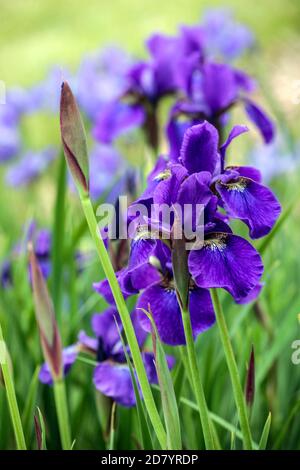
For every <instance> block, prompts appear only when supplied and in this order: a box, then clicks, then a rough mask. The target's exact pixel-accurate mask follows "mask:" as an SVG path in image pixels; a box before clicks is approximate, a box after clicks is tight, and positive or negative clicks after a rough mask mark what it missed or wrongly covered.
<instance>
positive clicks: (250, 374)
mask: <svg viewBox="0 0 300 470" xmlns="http://www.w3.org/2000/svg"><path fill="white" fill-rule="evenodd" d="M254 394H255V357H254V348H253V346H252V348H251V354H250V359H249V365H248V371H247V379H246V388H245V397H246V403H247V405H248V406H249V407H251V406H252V405H253V402H254Z"/></svg>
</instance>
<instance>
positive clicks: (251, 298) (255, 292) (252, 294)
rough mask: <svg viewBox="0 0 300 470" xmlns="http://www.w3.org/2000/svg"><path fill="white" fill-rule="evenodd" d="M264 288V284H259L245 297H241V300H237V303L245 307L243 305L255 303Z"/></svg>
mask: <svg viewBox="0 0 300 470" xmlns="http://www.w3.org/2000/svg"><path fill="white" fill-rule="evenodd" d="M262 288H263V284H262V283H259V284H257V286H255V287H253V289H252V290H251V291H250V292H249V293H248V294H247V295H246V296H245V297H240V298H239V299H235V301H236V303H238V304H242V305H243V304H248V303H250V302H253V301H254V300H256V299H257V297H258V296H259V295H260V293H261V290H262Z"/></svg>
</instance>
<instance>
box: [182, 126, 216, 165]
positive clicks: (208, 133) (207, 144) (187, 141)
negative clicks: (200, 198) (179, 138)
mask: <svg viewBox="0 0 300 470" xmlns="http://www.w3.org/2000/svg"><path fill="white" fill-rule="evenodd" d="M218 141H219V136H218V131H217V129H216V128H215V127H214V126H213V125H212V124H210V123H209V122H206V121H205V122H203V123H202V124H198V125H196V126H192V127H190V128H189V129H188V130H187V131H186V133H185V134H184V138H183V143H182V147H181V151H180V156H181V158H182V162H183V164H184V166H185V167H186V168H187V170H188V172H189V173H190V174H191V173H198V172H200V171H209V172H210V173H211V174H213V173H214V171H215V168H216V166H217V164H218V161H219V154H218Z"/></svg>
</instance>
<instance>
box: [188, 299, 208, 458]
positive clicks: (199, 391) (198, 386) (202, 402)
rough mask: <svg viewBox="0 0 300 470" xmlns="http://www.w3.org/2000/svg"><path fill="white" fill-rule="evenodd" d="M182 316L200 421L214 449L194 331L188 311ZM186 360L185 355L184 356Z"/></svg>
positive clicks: (206, 439) (206, 444) (205, 437)
mask: <svg viewBox="0 0 300 470" xmlns="http://www.w3.org/2000/svg"><path fill="white" fill-rule="evenodd" d="M181 315H182V322H183V328H184V334H185V340H186V348H187V355H188V361H189V362H188V363H187V362H185V366H186V369H187V371H188V374H190V375H191V379H192V383H193V389H194V393H195V397H196V400H197V405H198V410H199V415H200V421H201V425H202V430H203V436H204V442H205V447H206V449H208V450H212V449H214V441H213V436H212V432H211V424H210V417H209V413H208V408H207V404H206V399H205V395H204V390H203V386H202V382H201V377H200V371H199V367H198V362H197V357H196V351H195V343H194V338H193V331H192V325H191V318H190V313H189V311H188V309H184V308H182V309H181ZM182 357H183V359H184V355H183V356H182Z"/></svg>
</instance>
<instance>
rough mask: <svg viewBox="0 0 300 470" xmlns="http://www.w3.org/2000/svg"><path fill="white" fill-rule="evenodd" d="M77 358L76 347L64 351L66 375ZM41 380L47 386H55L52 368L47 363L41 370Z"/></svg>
mask: <svg viewBox="0 0 300 470" xmlns="http://www.w3.org/2000/svg"><path fill="white" fill-rule="evenodd" d="M77 356H78V348H77V346H76V345H74V346H69V347H68V348H65V349H63V351H62V361H63V373H64V375H66V374H67V373H68V372H69V371H70V369H71V367H72V365H73V364H74V362H75V361H76V359H77ZM39 380H40V381H41V382H42V383H44V384H46V385H52V384H53V379H52V375H51V372H50V368H49V366H48V364H47V363H46V362H45V363H44V364H43V365H42V367H41V369H40V372H39Z"/></svg>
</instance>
